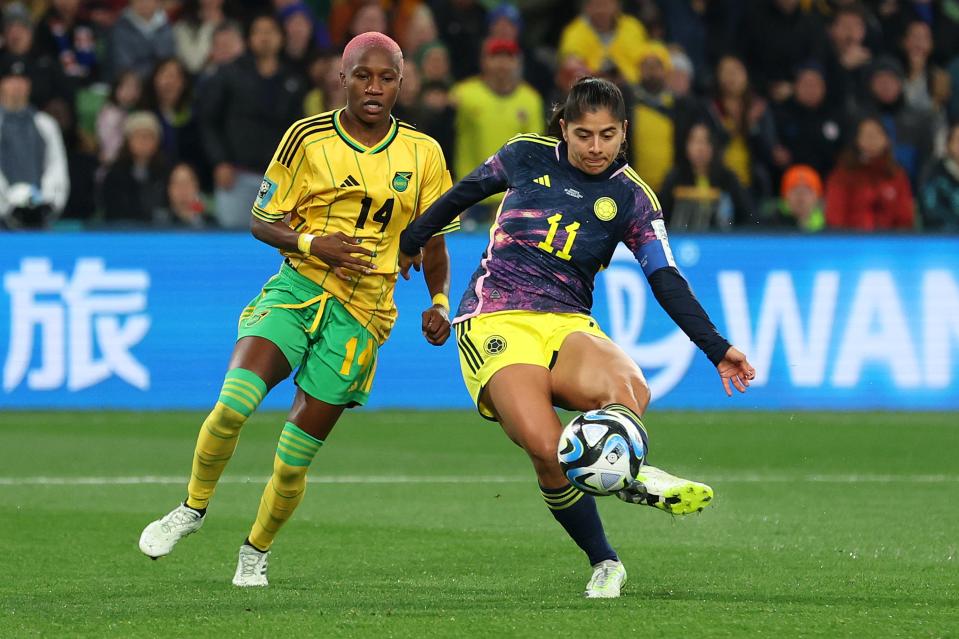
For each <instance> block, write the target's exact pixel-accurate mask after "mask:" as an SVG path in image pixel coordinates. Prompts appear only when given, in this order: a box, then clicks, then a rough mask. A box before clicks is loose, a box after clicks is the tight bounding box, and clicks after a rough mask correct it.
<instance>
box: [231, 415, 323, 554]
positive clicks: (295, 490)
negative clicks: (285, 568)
mask: <svg viewBox="0 0 959 639" xmlns="http://www.w3.org/2000/svg"><path fill="white" fill-rule="evenodd" d="M322 445H323V441H322V440H319V439H316V438H315V437H313V436H311V435H308V434H307V433H305V432H303V431H302V430H300V429H299V428H298V427H297V426H296V425H295V424H291V423H290V422H287V423H286V425H285V426H284V427H283V432H282V433H281V434H280V441H279V442H278V443H277V445H276V456H275V457H274V458H273V476H272V477H270V480H269V481H268V482H267V483H266V488H264V489H263V497H262V498H261V499H260V507H259V509H258V510H257V513H256V521H255V522H253V529H252V530H251V531H250V536H249V540H250V543H251V544H253V546H254V547H255V548H257V549H258V550H263V551H266V550H269V549H270V546H272V545H273V539H274V538H275V537H276V534H277V533H278V532H279V531H280V528H281V527H282V526H283V524H285V523H286V522H287V520H288V519H289V518H290V517H292V516H293V511H294V510H296V507H297V506H299V505H300V502H301V501H302V500H303V494H304V493H305V492H306V471H307V470H309V468H310V464H311V463H312V462H313V457H314V456H315V455H316V453H317V451H318V450H320V446H322Z"/></svg>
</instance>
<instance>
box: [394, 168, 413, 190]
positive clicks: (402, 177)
mask: <svg viewBox="0 0 959 639" xmlns="http://www.w3.org/2000/svg"><path fill="white" fill-rule="evenodd" d="M412 177H413V172H412V171H397V172H396V175H394V176H393V190H394V191H396V192H397V193H402V192H403V191H405V190H406V187H408V186H409V185H410V178H412Z"/></svg>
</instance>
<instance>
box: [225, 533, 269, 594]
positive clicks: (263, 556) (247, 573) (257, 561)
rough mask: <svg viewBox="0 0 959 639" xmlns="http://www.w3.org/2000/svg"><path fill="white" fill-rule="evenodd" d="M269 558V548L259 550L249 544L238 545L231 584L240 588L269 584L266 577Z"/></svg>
mask: <svg viewBox="0 0 959 639" xmlns="http://www.w3.org/2000/svg"><path fill="white" fill-rule="evenodd" d="M269 560H270V551H269V550H268V551H266V552H260V551H259V550H257V549H256V548H254V547H253V546H251V545H249V544H243V545H242V546H240V556H239V558H238V559H237V562H236V574H234V575H233V585H234V586H239V587H240V588H250V587H263V586H269V585H270V582H269V581H267V579H266V569H267V568H268V566H269Z"/></svg>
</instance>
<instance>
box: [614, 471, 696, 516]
mask: <svg viewBox="0 0 959 639" xmlns="http://www.w3.org/2000/svg"><path fill="white" fill-rule="evenodd" d="M616 496H617V497H619V498H620V499H622V500H623V501H626V502H629V503H631V504H643V505H646V506H652V507H653V508H659V509H660V510H663V511H665V512H668V513H671V514H673V515H688V514H690V513H698V512H701V511H702V510H703V509H704V508H706V506H708V505H709V504H710V503H711V502H712V499H713V489H712V488H710V487H709V486H707V485H706V484H701V483H699V482H696V481H693V480H691V479H683V478H682V477H677V476H675V475H670V474H669V473H667V472H666V471H665V470H663V469H661V468H656V467H655V466H647V465H644V466H643V467H642V468H640V469H639V474H638V475H636V483H634V484H633V485H632V486H630V487H629V488H627V489H626V490H621V491H619V492H618V493H616Z"/></svg>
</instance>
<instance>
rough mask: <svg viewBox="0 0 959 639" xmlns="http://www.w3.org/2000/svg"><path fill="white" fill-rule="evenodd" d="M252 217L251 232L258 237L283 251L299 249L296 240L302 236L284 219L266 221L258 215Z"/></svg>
mask: <svg viewBox="0 0 959 639" xmlns="http://www.w3.org/2000/svg"><path fill="white" fill-rule="evenodd" d="M250 219H251V220H252V222H251V223H250V232H251V233H252V234H253V237H255V238H256V239H258V240H260V241H261V242H263V243H264V244H269V245H270V246H272V247H273V248H278V249H280V250H281V251H296V250H297V246H296V240H297V238H298V237H300V234H299V233H297V232H296V231H294V230H293V229H291V228H290V226H289V225H288V224H287V223H286V222H284V221H283V220H277V221H276V222H264V221H263V220H261V219H259V218H256V217H251V218H250Z"/></svg>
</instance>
